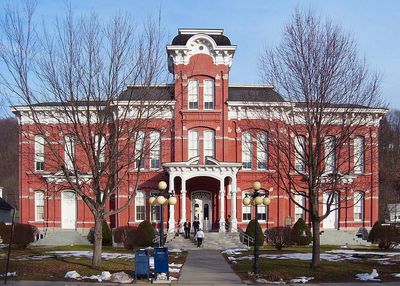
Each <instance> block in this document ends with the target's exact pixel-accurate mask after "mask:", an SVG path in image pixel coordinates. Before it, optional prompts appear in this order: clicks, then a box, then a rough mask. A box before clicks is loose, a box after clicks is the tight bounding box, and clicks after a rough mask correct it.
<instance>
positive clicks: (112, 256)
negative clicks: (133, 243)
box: [43, 250, 135, 260]
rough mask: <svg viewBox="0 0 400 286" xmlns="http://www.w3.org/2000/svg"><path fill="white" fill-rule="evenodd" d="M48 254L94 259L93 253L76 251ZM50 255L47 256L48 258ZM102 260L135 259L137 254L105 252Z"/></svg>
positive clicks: (51, 252)
mask: <svg viewBox="0 0 400 286" xmlns="http://www.w3.org/2000/svg"><path fill="white" fill-rule="evenodd" d="M47 253H50V254H53V257H62V258H65V257H78V258H88V259H91V258H92V254H93V253H92V251H83V250H76V251H49V252H47ZM43 256H45V255H43ZM48 257H49V255H47V258H48ZM101 258H102V259H105V260H110V259H117V258H119V259H128V260H129V259H134V258H135V254H132V253H110V252H103V253H102V254H101Z"/></svg>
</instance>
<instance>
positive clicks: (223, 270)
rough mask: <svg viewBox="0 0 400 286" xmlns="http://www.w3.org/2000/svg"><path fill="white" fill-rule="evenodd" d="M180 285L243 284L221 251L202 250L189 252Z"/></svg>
mask: <svg viewBox="0 0 400 286" xmlns="http://www.w3.org/2000/svg"><path fill="white" fill-rule="evenodd" d="M178 284H190V285H204V286H205V285H233V284H243V283H242V280H241V279H240V278H239V276H237V275H236V274H235V273H234V272H233V271H232V269H231V267H230V266H229V265H228V263H227V262H226V260H225V259H224V258H223V257H222V255H221V252H220V251H219V250H206V249H201V250H192V251H189V253H188V256H187V258H186V262H185V264H184V265H183V267H182V270H181V276H180V278H179V281H178Z"/></svg>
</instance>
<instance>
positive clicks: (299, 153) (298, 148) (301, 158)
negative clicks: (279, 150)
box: [294, 136, 306, 173]
mask: <svg viewBox="0 0 400 286" xmlns="http://www.w3.org/2000/svg"><path fill="white" fill-rule="evenodd" d="M305 154H306V138H305V137H304V136H296V137H295V139H294V168H295V170H296V171H297V172H300V173H303V172H305V170H306V164H305Z"/></svg>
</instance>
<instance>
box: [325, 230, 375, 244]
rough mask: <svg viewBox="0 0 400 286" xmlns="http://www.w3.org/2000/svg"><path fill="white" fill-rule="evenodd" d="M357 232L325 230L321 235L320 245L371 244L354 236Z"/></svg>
mask: <svg viewBox="0 0 400 286" xmlns="http://www.w3.org/2000/svg"><path fill="white" fill-rule="evenodd" d="M356 233H357V230H337V229H325V230H323V232H322V233H321V237H320V239H321V245H363V246H371V243H370V242H368V241H367V240H364V239H362V238H358V237H357V236H356Z"/></svg>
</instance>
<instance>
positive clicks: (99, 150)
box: [94, 135, 106, 169]
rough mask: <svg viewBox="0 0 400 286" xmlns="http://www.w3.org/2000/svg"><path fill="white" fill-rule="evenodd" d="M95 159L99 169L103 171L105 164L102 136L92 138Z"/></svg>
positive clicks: (104, 147)
mask: <svg viewBox="0 0 400 286" xmlns="http://www.w3.org/2000/svg"><path fill="white" fill-rule="evenodd" d="M94 144H95V150H96V155H95V156H96V158H97V162H98V164H99V168H100V169H103V168H104V164H105V162H106V142H105V139H104V137H103V136H102V135H96V136H95V138H94Z"/></svg>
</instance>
